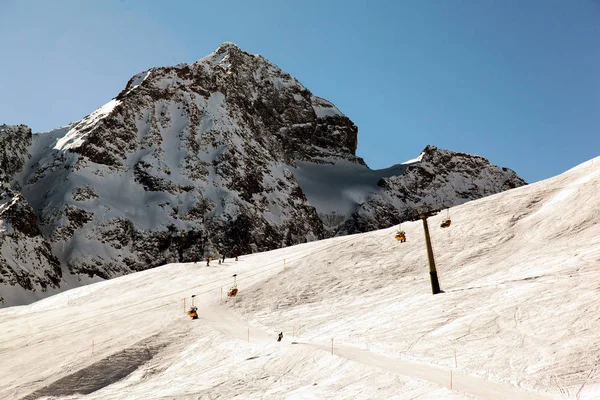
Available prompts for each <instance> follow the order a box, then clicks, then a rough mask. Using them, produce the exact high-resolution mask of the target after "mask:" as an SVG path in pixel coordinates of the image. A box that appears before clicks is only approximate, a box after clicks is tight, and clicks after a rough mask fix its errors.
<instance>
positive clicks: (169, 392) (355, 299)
mask: <svg viewBox="0 0 600 400" xmlns="http://www.w3.org/2000/svg"><path fill="white" fill-rule="evenodd" d="M599 185H600V157H598V158H596V159H594V160H591V161H589V162H587V163H584V164H582V165H580V166H578V167H576V168H573V169H571V170H570V171H567V172H565V173H563V174H561V175H559V176H556V177H554V178H551V179H548V180H545V181H542V182H537V183H534V184H531V185H528V186H525V187H520V188H516V189H513V190H510V191H507V192H504V193H500V194H496V195H493V196H488V197H486V198H484V199H480V200H476V201H472V202H469V203H467V204H463V205H461V206H457V207H453V208H451V209H450V210H449V214H450V216H451V218H452V221H453V222H452V225H451V226H450V227H449V228H448V229H441V228H439V224H440V222H441V221H442V219H444V218H445V212H444V213H440V214H438V215H435V216H432V217H430V218H429V221H428V222H429V227H430V232H431V241H432V243H433V251H434V254H435V259H436V264H437V271H438V275H439V278H440V284H441V287H442V289H443V290H444V293H441V294H437V295H435V296H433V295H432V294H431V287H430V281H429V273H428V271H429V268H428V261H427V251H426V249H425V240H424V236H423V224H422V221H414V222H407V223H404V224H403V229H404V230H405V231H406V235H407V239H408V240H407V242H406V243H399V242H397V241H396V240H395V239H394V231H395V229H396V228H395V227H391V228H388V229H383V230H378V231H373V232H368V233H363V234H358V235H349V236H344V237H335V238H331V239H326V240H321V241H315V242H311V243H305V244H300V245H296V246H290V247H287V248H283V249H278V250H273V251H269V252H265V253H256V254H251V255H244V256H241V257H240V259H239V261H237V262H236V261H234V260H233V259H231V258H229V259H227V260H226V262H225V263H224V264H222V265H211V266H210V267H206V266H204V265H203V264H194V263H176V264H169V265H165V266H162V267H158V268H155V269H151V270H147V271H142V272H138V273H134V274H130V275H128V276H123V277H118V278H116V279H111V280H108V281H105V282H100V283H96V284H92V285H88V286H85V287H81V288H77V289H73V290H69V291H66V292H64V293H60V294H58V295H55V296H52V297H50V298H47V299H44V300H42V301H39V302H37V303H34V304H31V305H28V306H22V307H9V308H5V309H2V310H0V326H1V327H2V329H0V358H1V359H2V362H0V398H2V399H36V398H42V399H50V398H51V399H57V398H60V399H102V400H110V399H115V400H116V399H123V398H127V399H131V400H135V399H173V400H174V399H178V400H179V399H182V400H192V399H220V398H243V399H265V398H267V399H336V400H339V399H392V398H393V399H416V398H418V399H423V400H438V399H451V400H457V399H461V400H463V399H497V400H506V399H520V400H544V399H546V400H550V399H579V400H596V399H598V398H600V371H599V370H598V361H599V354H600V337H599V336H598V334H597V332H598V331H599V330H600V317H599V315H598V290H599V288H600V274H599V273H598V265H599V263H600V214H599V213H598V209H600V196H598V194H597V193H598V186H599ZM233 274H237V283H238V289H239V294H238V296H237V297H235V298H229V297H227V296H226V295H225V293H227V290H228V289H229V288H230V285H231V284H232V280H233V278H232V275H233ZM192 296H194V297H192ZM192 302H194V304H195V305H196V306H198V314H199V319H197V320H192V319H190V318H189V317H188V316H187V315H186V313H185V311H187V310H188V309H189V308H190V306H191V304H192ZM279 332H283V335H284V337H283V340H282V341H281V342H277V341H276V340H277V336H278V333H279ZM332 353H333V354H332Z"/></svg>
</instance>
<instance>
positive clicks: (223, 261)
mask: <svg viewBox="0 0 600 400" xmlns="http://www.w3.org/2000/svg"><path fill="white" fill-rule="evenodd" d="M221 258H222V259H223V260H221V262H222V263H225V253H223V254H221Z"/></svg>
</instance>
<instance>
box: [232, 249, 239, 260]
mask: <svg viewBox="0 0 600 400" xmlns="http://www.w3.org/2000/svg"><path fill="white" fill-rule="evenodd" d="M238 255H239V251H238V248H237V246H236V247H235V248H234V249H233V256H234V257H235V261H237V260H238Z"/></svg>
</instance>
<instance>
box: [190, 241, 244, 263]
mask: <svg viewBox="0 0 600 400" xmlns="http://www.w3.org/2000/svg"><path fill="white" fill-rule="evenodd" d="M239 254H240V252H239V250H238V248H237V246H236V247H235V248H234V249H233V256H234V257H235V261H238V256H239ZM192 259H193V260H194V264H196V263H197V262H198V256H197V255H196V254H195V253H194V254H192ZM212 260H213V257H208V258H207V259H206V266H207V267H210V262H211V261H212ZM224 263H225V253H223V254H221V256H220V257H219V264H224Z"/></svg>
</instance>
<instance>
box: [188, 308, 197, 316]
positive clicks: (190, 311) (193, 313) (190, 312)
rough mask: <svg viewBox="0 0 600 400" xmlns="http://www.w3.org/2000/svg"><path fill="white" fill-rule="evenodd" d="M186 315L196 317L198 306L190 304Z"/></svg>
mask: <svg viewBox="0 0 600 400" xmlns="http://www.w3.org/2000/svg"><path fill="white" fill-rule="evenodd" d="M188 315H189V316H190V317H192V319H198V307H196V306H192V307H190V310H189V311H188Z"/></svg>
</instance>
